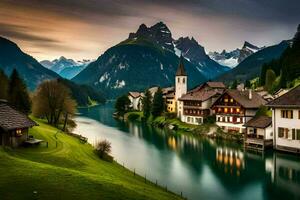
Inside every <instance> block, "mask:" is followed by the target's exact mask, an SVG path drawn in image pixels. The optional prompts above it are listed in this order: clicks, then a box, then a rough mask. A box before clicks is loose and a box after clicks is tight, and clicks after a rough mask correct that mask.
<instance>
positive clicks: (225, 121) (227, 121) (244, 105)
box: [212, 90, 266, 133]
mask: <svg viewBox="0 0 300 200" xmlns="http://www.w3.org/2000/svg"><path fill="white" fill-rule="evenodd" d="M265 104H266V101H265V100H264V99H263V98H262V97H261V96H259V95H258V94H257V93H256V92H253V91H252V90H244V91H239V90H227V91H226V92H224V93H223V94H222V95H221V96H220V97H219V98H218V99H217V100H216V101H215V102H214V104H213V105H212V109H213V111H214V114H215V115H216V124H217V125H218V126H219V127H221V128H222V129H223V130H224V131H226V132H239V133H245V131H246V130H245V129H246V128H245V127H244V125H245V123H246V122H248V121H249V120H251V119H252V118H253V117H254V116H255V114H256V112H257V111H258V109H259V107H260V106H262V105H265Z"/></svg>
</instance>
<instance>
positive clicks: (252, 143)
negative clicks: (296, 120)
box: [244, 134, 273, 151]
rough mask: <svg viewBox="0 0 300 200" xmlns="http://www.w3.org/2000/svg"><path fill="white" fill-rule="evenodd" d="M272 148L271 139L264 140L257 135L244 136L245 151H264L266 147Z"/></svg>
mask: <svg viewBox="0 0 300 200" xmlns="http://www.w3.org/2000/svg"><path fill="white" fill-rule="evenodd" d="M272 146H273V140H272V139H268V140H266V139H264V137H263V136H257V135H254V134H253V135H249V134H247V135H246V136H245V140H244V147H245V148H246V149H253V150H258V151H264V150H265V149H266V148H268V147H272Z"/></svg>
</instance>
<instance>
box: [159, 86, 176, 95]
mask: <svg viewBox="0 0 300 200" xmlns="http://www.w3.org/2000/svg"><path fill="white" fill-rule="evenodd" d="M174 91H175V87H174V86H172V87H167V88H162V93H163V94H168V93H170V92H174Z"/></svg>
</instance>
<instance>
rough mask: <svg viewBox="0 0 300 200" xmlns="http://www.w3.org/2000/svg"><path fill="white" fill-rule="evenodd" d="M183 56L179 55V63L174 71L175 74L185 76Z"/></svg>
mask: <svg viewBox="0 0 300 200" xmlns="http://www.w3.org/2000/svg"><path fill="white" fill-rule="evenodd" d="M183 60H184V59H183V56H182V55H181V56H180V61H179V65H178V68H177V71H176V76H186V72H185V69H184V64H183Z"/></svg>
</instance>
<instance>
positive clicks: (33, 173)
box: [0, 120, 179, 199]
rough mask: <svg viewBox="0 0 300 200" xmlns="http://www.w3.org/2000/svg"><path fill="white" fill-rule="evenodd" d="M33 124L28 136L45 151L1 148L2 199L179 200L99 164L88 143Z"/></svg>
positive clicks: (109, 165) (112, 165) (114, 167)
mask: <svg viewBox="0 0 300 200" xmlns="http://www.w3.org/2000/svg"><path fill="white" fill-rule="evenodd" d="M37 122H38V123H39V124H40V126H38V127H35V128H33V129H31V130H30V134H32V135H34V136H35V137H36V138H41V139H44V140H46V141H48V142H49V147H48V148H47V147H46V146H45V144H42V145H40V146H39V147H33V148H19V149H14V150H10V149H3V148H0V194H1V199H33V198H38V199H55V198H58V199H179V198H178V197H177V196H175V195H173V194H171V193H169V192H165V191H164V190H163V189H161V188H159V187H156V186H154V185H153V184H151V183H144V179H143V178H142V177H138V176H133V174H132V172H130V171H128V170H126V169H124V168H123V167H121V166H120V165H118V164H116V163H108V162H105V161H102V160H100V159H99V158H98V157H97V156H96V155H95V154H94V153H93V149H92V147H91V146H90V145H89V144H81V143H80V142H79V140H78V139H76V138H73V137H71V136H68V135H66V134H63V133H58V134H57V135H56V133H57V129H56V128H53V127H51V126H49V125H46V124H45V123H43V122H42V121H40V120H37ZM55 135H56V136H55ZM56 137H57V139H56ZM56 141H58V147H57V148H56ZM35 191H36V192H35Z"/></svg>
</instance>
